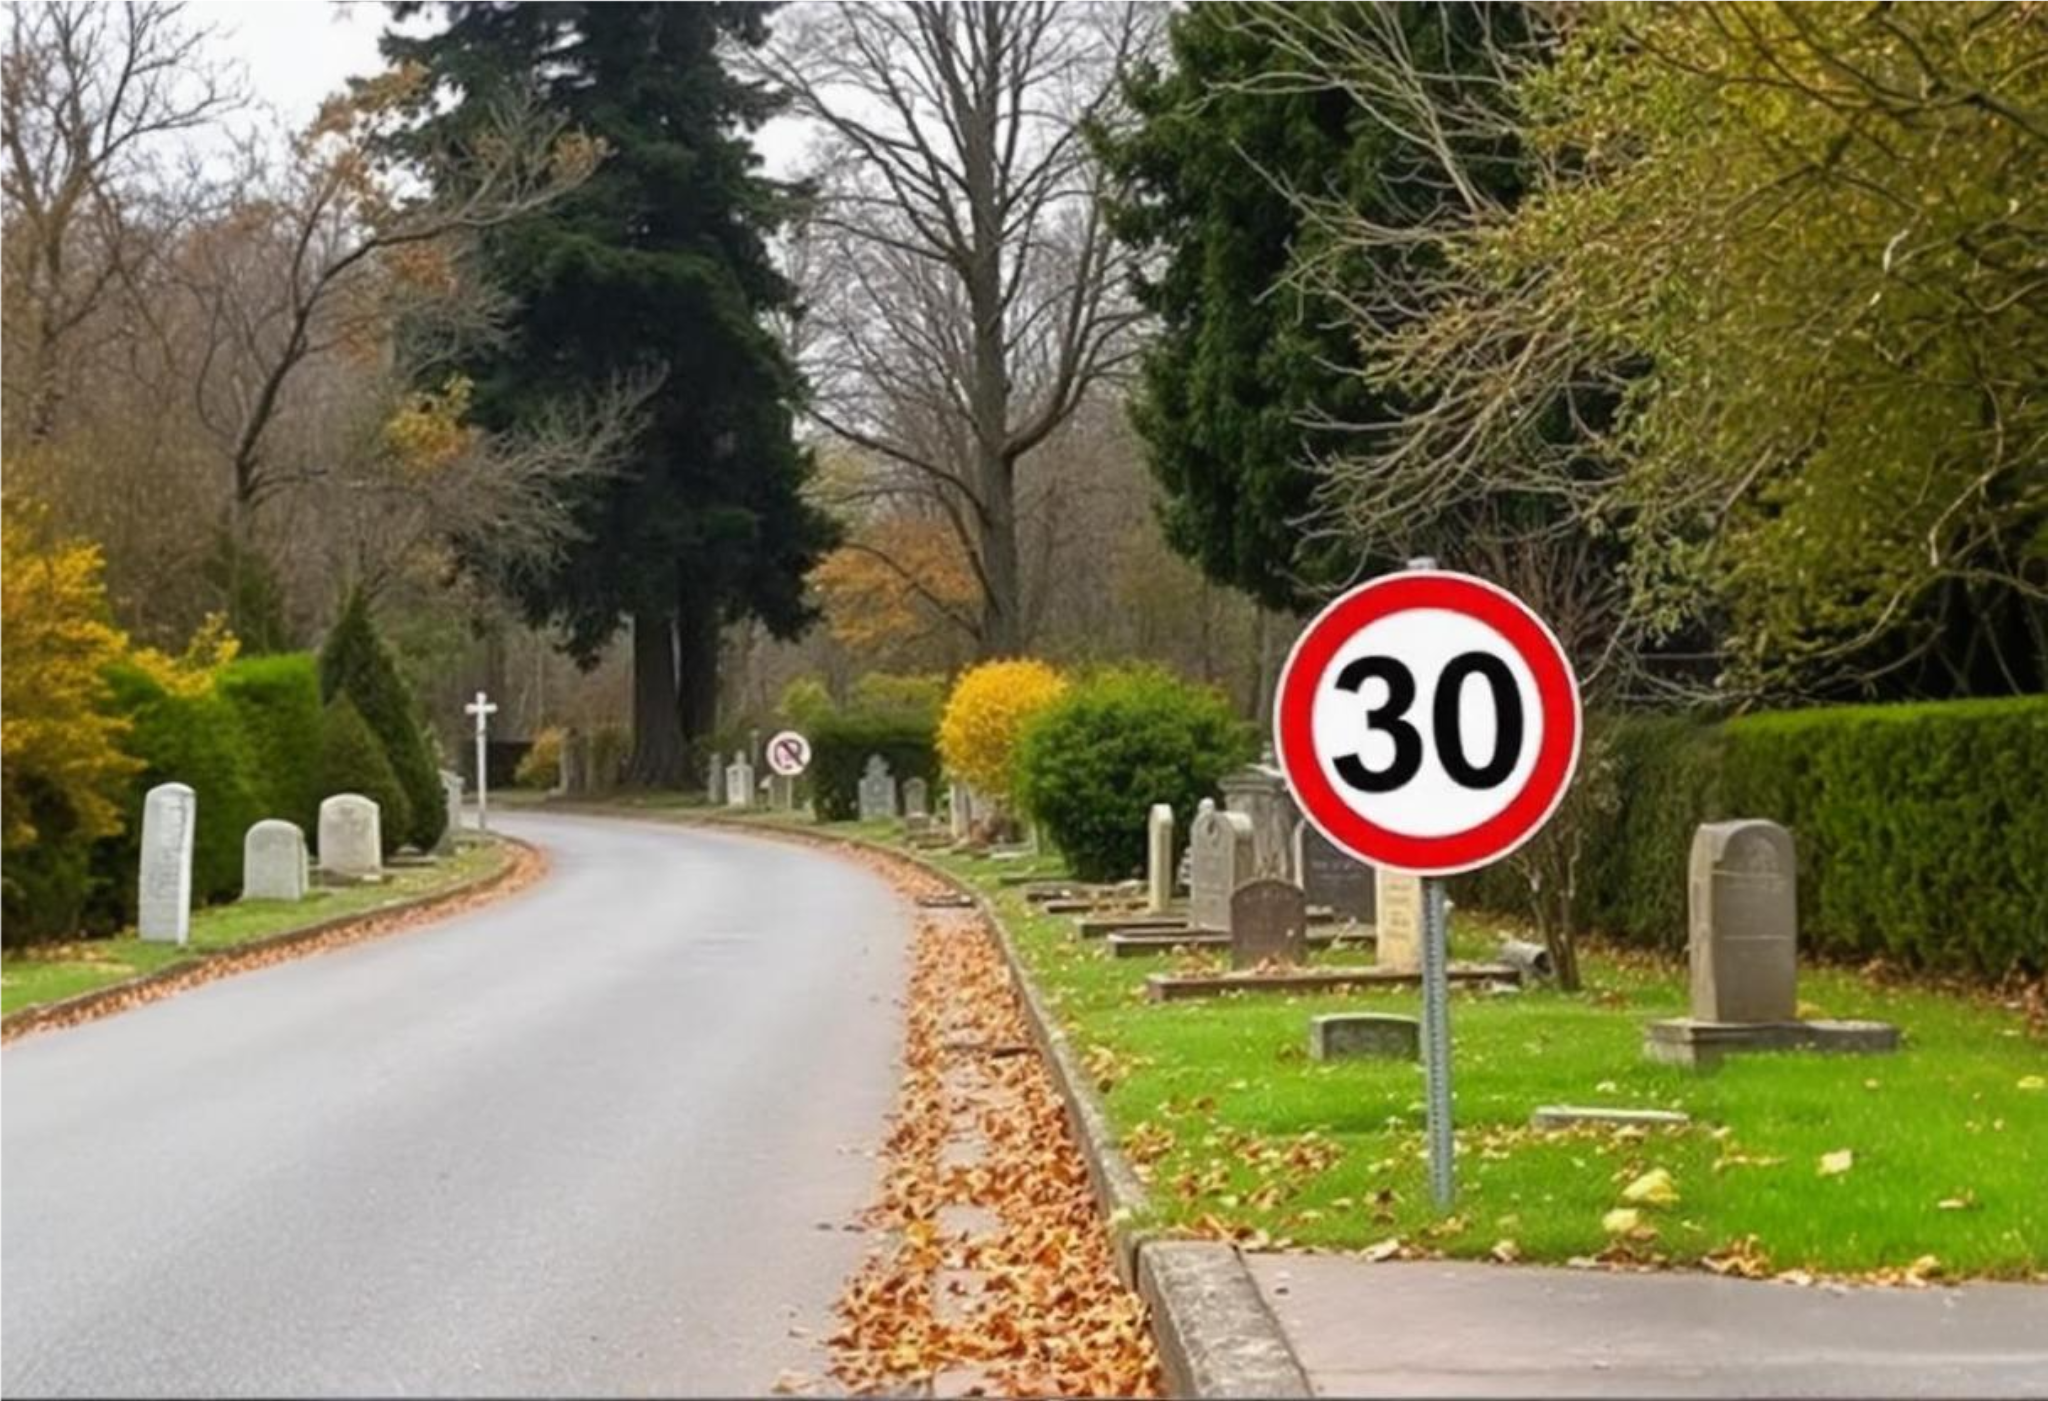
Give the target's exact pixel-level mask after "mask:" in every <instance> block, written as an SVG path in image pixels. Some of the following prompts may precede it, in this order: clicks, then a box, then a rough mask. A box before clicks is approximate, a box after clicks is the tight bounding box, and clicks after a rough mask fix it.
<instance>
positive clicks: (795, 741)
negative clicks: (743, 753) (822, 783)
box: [768, 730, 811, 778]
mask: <svg viewBox="0 0 2048 1401" xmlns="http://www.w3.org/2000/svg"><path fill="white" fill-rule="evenodd" d="M810 766H811V742H810V741H809V740H807V739H805V738H804V737H803V736H802V735H800V734H798V733H797V732H796V731H795V730H780V731H778V732H777V733H776V734H775V736H774V738H772V739H770V740H769V741H768V767H769V768H771V769H773V770H774V771H775V772H776V773H778V774H781V775H782V776H783V777H784V778H795V777H796V776H797V775H798V774H801V773H802V772H803V771H804V770H805V769H807V768H809V767H810Z"/></svg>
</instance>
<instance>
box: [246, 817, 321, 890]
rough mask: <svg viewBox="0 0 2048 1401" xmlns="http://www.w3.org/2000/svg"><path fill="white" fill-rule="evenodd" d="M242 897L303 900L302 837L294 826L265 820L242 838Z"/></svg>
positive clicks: (304, 883)
mask: <svg viewBox="0 0 2048 1401" xmlns="http://www.w3.org/2000/svg"><path fill="white" fill-rule="evenodd" d="M242 898H243V899H244V900H303V899H305V898H306V834H305V833H304V832H301V831H300V830H299V827H298V824H297V823H295V822H283V821H280V820H279V819H277V818H275V817H272V818H266V819H265V820H263V821H262V822H259V823H257V824H256V825H255V826H253V827H251V828H250V829H249V831H248V834H247V835H246V836H244V837H243V838H242Z"/></svg>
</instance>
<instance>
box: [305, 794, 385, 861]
mask: <svg viewBox="0 0 2048 1401" xmlns="http://www.w3.org/2000/svg"><path fill="white" fill-rule="evenodd" d="M381 824H382V818H381V815H380V814H379V813H378V811H377V804H376V803H374V802H372V801H371V800H370V799H368V798H365V797H364V796H363V795H362V794H360V793H336V794H335V795H334V796H333V797H331V798H327V799H325V800H324V801H323V802H322V803H321V804H320V836H319V842H320V870H321V873H322V874H323V875H328V876H333V877H335V878H337V879H340V880H378V879H380V878H382V876H383V874H384V845H383V830H382V825H381Z"/></svg>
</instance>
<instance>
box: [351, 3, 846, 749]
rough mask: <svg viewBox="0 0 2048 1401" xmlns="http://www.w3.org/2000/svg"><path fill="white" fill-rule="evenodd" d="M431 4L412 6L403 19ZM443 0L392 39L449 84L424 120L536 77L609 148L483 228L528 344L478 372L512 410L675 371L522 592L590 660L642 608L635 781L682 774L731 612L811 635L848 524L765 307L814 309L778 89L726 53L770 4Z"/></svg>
mask: <svg viewBox="0 0 2048 1401" xmlns="http://www.w3.org/2000/svg"><path fill="white" fill-rule="evenodd" d="M422 8H424V7H423V6H421V5H418V4H399V5H396V6H394V9H395V11H396V12H397V14H398V15H399V16H400V17H401V18H404V17H406V16H408V15H411V14H413V13H415V12H417V11H418V10H420V9H422ZM434 8H435V9H436V10H437V11H438V12H439V14H440V16H441V17H442V18H443V19H444V20H445V21H446V23H445V27H444V28H442V29H441V30H440V31H439V32H436V33H433V34H429V35H426V36H424V37H411V36H406V35H401V34H397V33H393V34H389V35H387V36H386V38H385V41H384V48H385V53H386V56H387V57H388V58H390V59H391V60H392V61H394V62H396V63H412V64H418V65H420V66H421V67H422V68H423V69H424V70H425V71H426V73H427V74H428V75H429V77H430V78H431V79H432V82H431V84H430V85H429V89H428V92H427V94H426V96H425V97H424V99H423V105H422V122H421V131H422V133H423V134H427V135H432V134H435V131H436V129H437V128H438V129H440V130H441V131H443V132H447V131H451V130H452V132H453V133H454V134H458V135H459V134H460V133H461V132H462V131H464V130H466V129H473V128H475V127H478V126H481V124H482V123H483V122H484V120H485V119H486V116H487V114H488V113H489V111H490V110H491V107H492V105H493V104H495V103H498V102H500V101H503V100H505V98H506V97H507V96H508V95H509V94H512V93H517V92H530V93H535V94H537V95H538V97H539V99H540V100H541V101H542V102H544V103H545V104H547V105H548V106H550V107H551V108H554V109H556V110H558V111H560V112H561V113H562V114H564V115H565V116H566V117H567V118H568V119H569V121H571V122H572V123H573V124H574V125H576V126H577V127H579V128H581V129H582V130H583V131H584V132H585V133H586V134H588V135H590V136H592V137H595V138H598V139H600V140H602V141H603V142H604V143H605V146H606V147H607V148H608V154H607V156H606V158H605V159H604V161H603V162H602V164H601V165H600V166H599V168H598V170H597V172H596V174H595V175H594V176H593V177H592V178H591V179H590V180H589V181H588V182H587V183H586V184H584V185H583V186H582V187H581V188H580V189H579V190H578V191H577V192H576V193H575V194H574V195H572V196H570V197H568V198H566V199H564V200H561V201H559V202H557V203H555V204H553V205H551V206H550V207H549V208H548V209H546V210H545V211H543V212H541V213H539V214H536V215H534V216H533V217H531V218H528V219H525V220H522V221H520V222H518V223H516V224H512V225H508V226H505V227H502V228H498V229H492V230H488V231H486V232H485V233H483V234H482V235H481V236H480V238H479V240H478V247H477V255H476V256H477V257H478V258H479V260H480V263H481V269H480V270H481V271H482V273H483V274H484V276H486V277H487V278H488V279H490V280H491V281H492V282H494V283H496V284H497V285H498V286H499V287H501V288H503V289H505V290H506V291H507V292H509V293H510V294H511V295H512V296H513V297H514V298H515V299H516V302H517V310H516V312H515V313H514V315H513V318H512V325H511V327H510V330H511V332H512V334H511V336H510V337H509V339H508V340H507V341H506V342H505V343H504V344H503V345H502V346H499V347H496V348H493V349H491V350H489V351H488V352H486V353H483V354H480V355H478V356H477V357H476V358H475V360H474V362H473V363H472V364H470V365H469V366H468V367H467V368H468V371H469V373H470V374H472V375H473V376H474V378H475V379H476V382H477V391H476V405H477V412H478V415H479V417H480V418H481V420H482V421H483V422H484V423H485V425H486V426H489V427H494V428H505V427H512V426H515V425H517V424H518V423H520V422H521V421H522V419H524V418H525V417H526V416H527V415H530V414H533V413H535V412H536V411H537V410H538V409H539V408H540V407H541V406H544V405H546V404H548V403H550V402H559V401H560V400H561V399H562V398H563V397H564V396H575V395H585V396H587V395H594V394H599V393H602V392H604V391H605V390H606V389H607V388H608V387H610V386H611V385H613V384H614V383H616V382H617V381H618V380H619V378H620V377H622V376H625V377H631V376H638V375H648V374H658V375H659V376H660V379H659V384H658V387H657V388H656V389H655V390H654V392H653V394H652V395H651V397H650V399H649V401H648V408H647V424H646V427H645V430H644V431H643V432H642V434H641V435H640V437H639V439H638V441H637V445H636V447H635V449H634V450H633V451H632V452H631V453H630V454H629V455H628V457H627V460H626V461H625V462H624V463H623V464H622V466H621V469H620V470H619V471H618V472H617V473H616V474H614V475H613V476H611V477H609V478H607V479H605V480H603V481H602V482H600V483H598V484H597V485H595V486H593V487H592V488H590V489H589V490H588V492H587V495H586V496H585V498H584V499H583V500H582V501H581V502H579V503H578V510H577V521H578V524H579V525H580V526H581V527H582V530H583V532H584V534H583V538H582V539H581V540H579V541H578V542H577V543H576V544H574V545H573V546H572V547H571V548H570V549H569V550H568V551H567V552H566V553H565V554H564V556H563V557H562V558H561V560H560V561H559V563H558V565H557V566H556V567H554V568H552V569H550V570H548V571H547V572H545V573H543V574H538V575H534V576H530V577H526V578H523V579H521V580H520V581H518V583H517V584H516V585H515V587H516V588H517V591H518V594H519V602H520V603H521V604H522V605H523V607H524V608H525V610H526V612H527V614H528V615H529V617H531V618H532V619H533V620H534V621H536V622H538V621H542V620H547V619H553V620H557V621H560V622H562V623H563V624H565V625H566V627H567V630H568V635H569V643H570V649H571V651H572V653H573V654H574V655H575V656H576V657H577V658H578V659H579V660H581V661H585V662H587V663H594V662H595V660H596V658H597V656H598V654H599V652H600V650H601V649H602V648H603V647H604V645H605V644H606V643H607V642H608V641H609V640H610V639H611V638H612V637H613V636H614V635H615V634H616V632H617V631H618V629H619V628H620V627H621V626H622V625H627V624H630V626H631V629H632V635H633V675H634V706H633V721H634V752H633V758H632V761H631V763H630V765H629V770H630V776H631V778H632V779H633V780H634V781H636V782H640V783H645V784H650V785H664V786H673V785H676V784H679V783H680V782H682V781H683V779H684V776H685V773H686V772H687V769H688V752H687V748H688V744H689V742H690V741H692V740H695V739H697V738H698V737H700V736H702V735H704V734H705V733H706V732H707V731H708V730H709V729H710V726H711V723H712V720H713V710H714V706H715V702H716V696H717V665H718V639H719V630H720V627H721V625H722V624H724V623H726V622H730V621H735V620H737V619H740V618H743V617H753V618H757V619H759V620H760V621H762V622H763V623H764V624H766V625H767V627H768V629H769V631H770V632H772V633H774V634H776V635H778V636H793V635H795V634H796V633H798V632H799V631H801V630H802V628H803V627H804V626H805V625H806V624H807V623H808V622H809V621H810V616H811V614H810V610H809V608H808V606H807V605H806V604H805V602H804V596H803V593H804V585H803V578H804V575H805V574H806V573H807V572H808V571H809V569H810V567H811V566H812V565H813V564H814V563H815V562H816V561H817V560H818V558H819V557H820V556H821V555H822V554H823V553H824V551H825V550H826V549H828V548H829V547H830V546H831V545H832V543H833V542H834V531H833V526H832V524H831V522H830V520H829V519H828V518H827V517H826V516H824V515H823V514H822V513H821V512H819V511H817V510H816V509H815V508H814V507H812V506H811V505H810V504H808V503H807V502H806V501H805V500H804V499H803V497H802V494H801V492H802V488H803V485H804V483H805V481H806V480H807V478H808V477H809V475H810V471H811V463H810V460H809V457H808V454H807V453H805V452H804V451H803V450H802V449H801V448H800V447H799V446H798V445H797V443H796V441H795V438H794V435H793V408H794V404H795V401H796V398H797V395H798V392H799V382H798V379H797V376H796V374H795V371H794V369H793V367H792V366H791V364H790V362H789V360H788V357H787V356H786V354H785V353H784V351H783V348H782V347H781V345H780V344H779V343H778V341H777V339H776V337H775V336H774V334H773V333H772V332H771V331H770V329H769V328H768V327H767V325H766V324H764V318H765V317H766V316H768V315H770V314H772V313H775V312H779V311H786V310H789V309H790V308H791V306H792V303H793V292H792V289H791V287H790V285H789V284H788V283H787V281H786V280H785V279H784V278H783V277H782V275H781V274H780V273H779V272H778V271H777V270H776V268H775V267H774V264H773V262H772V260H771V258H770V256H769V250H768V239H769V237H770V236H771V235H772V234H773V232H774V230H775V229H776V227H777V225H778V224H779V222H780V221H781V219H782V218H783V216H784V213H785V212H786V206H787V203H788V201H787V198H786V195H785V192H784V191H783V190H782V189H781V188H780V187H778V186H776V185H775V184H773V183H772V182H770V181H769V180H767V179H766V178H764V177H763V176H762V175H761V174H760V173H759V172H758V170H757V169H756V166H757V160H756V157H755V155H754V152H753V148H752V145H751V142H750V140H749V136H748V133H749V132H750V131H751V130H752V129H753V128H755V127H757V126H758V125H759V124H760V123H761V122H762V121H764V120H766V119H767V118H768V117H769V116H770V115H772V114H773V113H774V111H775V110H776V106H777V99H776V97H775V95H774V94H773V93H771V92H769V91H767V90H765V89H764V88H762V87H761V86H760V85H758V84H755V83H752V82H748V81H746V80H744V79H742V78H740V77H738V76H737V75H735V74H734V73H733V72H732V71H730V70H729V69H728V67H727V66H726V64H725V62H724V61H723V60H722V58H721V55H720V47H721V45H722V44H726V43H739V44H746V45H755V44H759V43H760V42H761V41H762V40H763V39H764V38H765V37H766V18H767V12H768V9H769V8H770V7H769V6H766V5H757V4H704V5H662V4H545V5H540V4H523V5H498V4H488V3H469V2H468V0H464V2H463V3H448V4H441V5H437V6H435V7H434Z"/></svg>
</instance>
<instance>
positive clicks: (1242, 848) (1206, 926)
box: [1188, 798, 1252, 934]
mask: <svg viewBox="0 0 2048 1401" xmlns="http://www.w3.org/2000/svg"><path fill="white" fill-rule="evenodd" d="M1188 851H1189V853H1190V855H1189V858H1188V926H1189V927H1190V928H1192V929H1198V930H1203V931H1205V932H1209V933H1226V934H1227V933H1229V932H1230V897H1231V896H1232V895H1234V894H1236V893H1237V888H1238V887H1239V886H1240V885H1243V884H1244V883H1245V882H1246V881H1248V880H1250V879H1251V878H1252V820H1251V819H1250V818H1249V817H1246V816H1245V815H1244V814H1243V813H1241V812H1222V811H1219V810H1218V809H1217V807H1216V802H1215V800H1214V799H1212V798H1204V799H1202V805H1201V807H1199V808H1198V809H1196V811H1195V820H1194V822H1192V823H1191V824H1189V827H1188Z"/></svg>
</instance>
